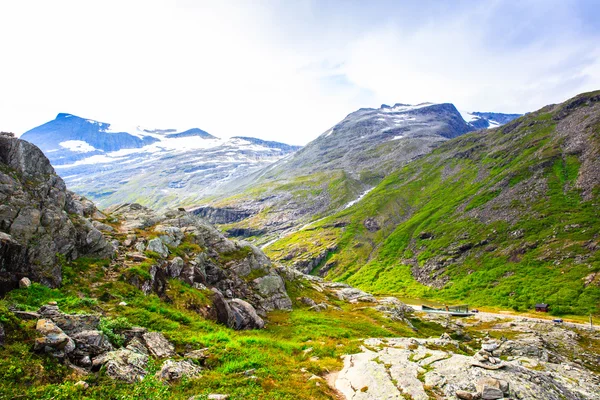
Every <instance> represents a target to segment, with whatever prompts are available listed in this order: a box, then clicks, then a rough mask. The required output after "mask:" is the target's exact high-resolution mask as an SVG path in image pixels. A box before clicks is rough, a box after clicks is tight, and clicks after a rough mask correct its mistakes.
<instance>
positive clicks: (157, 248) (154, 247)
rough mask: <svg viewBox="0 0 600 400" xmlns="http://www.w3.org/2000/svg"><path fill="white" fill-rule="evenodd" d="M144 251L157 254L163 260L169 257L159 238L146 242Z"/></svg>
mask: <svg viewBox="0 0 600 400" xmlns="http://www.w3.org/2000/svg"><path fill="white" fill-rule="evenodd" d="M146 250H148V251H153V252H155V253H158V254H159V255H160V256H161V257H163V258H166V257H167V256H168V255H169V249H168V248H167V246H166V245H165V244H164V243H163V241H162V240H160V239H159V238H154V239H152V240H150V241H148V247H147V248H146Z"/></svg>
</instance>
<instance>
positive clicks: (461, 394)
mask: <svg viewBox="0 0 600 400" xmlns="http://www.w3.org/2000/svg"><path fill="white" fill-rule="evenodd" d="M454 394H455V395H456V397H458V398H459V399H462V400H473V398H474V397H473V394H472V393H470V392H467V391H466V390H457V391H456V392H455V393H454Z"/></svg>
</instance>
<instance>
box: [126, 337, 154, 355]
mask: <svg viewBox="0 0 600 400" xmlns="http://www.w3.org/2000/svg"><path fill="white" fill-rule="evenodd" d="M125 348H126V349H127V350H131V351H133V352H134V353H139V354H144V355H146V356H147V355H148V349H147V348H146V346H144V344H143V343H142V341H141V340H140V339H139V338H137V337H134V338H133V339H131V340H130V341H129V343H128V344H127V346H126V347H125Z"/></svg>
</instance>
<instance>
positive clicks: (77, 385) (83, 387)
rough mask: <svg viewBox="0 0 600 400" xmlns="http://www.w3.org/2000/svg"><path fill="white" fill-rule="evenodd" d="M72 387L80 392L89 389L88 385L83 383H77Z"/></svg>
mask: <svg viewBox="0 0 600 400" xmlns="http://www.w3.org/2000/svg"><path fill="white" fill-rule="evenodd" d="M73 386H75V387H76V388H78V389H81V390H86V389H88V388H89V387H90V384H89V383H87V382H85V381H78V382H76V383H75V384H74V385H73Z"/></svg>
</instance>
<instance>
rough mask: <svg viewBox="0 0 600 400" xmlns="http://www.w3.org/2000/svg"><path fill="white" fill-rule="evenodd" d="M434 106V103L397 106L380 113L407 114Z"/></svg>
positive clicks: (384, 109)
mask: <svg viewBox="0 0 600 400" xmlns="http://www.w3.org/2000/svg"><path fill="white" fill-rule="evenodd" d="M435 104H436V103H421V104H416V105H405V106H401V105H398V106H394V107H390V108H383V109H381V111H383V112H384V113H391V112H408V111H413V110H418V109H420V108H425V107H430V106H433V105H435Z"/></svg>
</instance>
